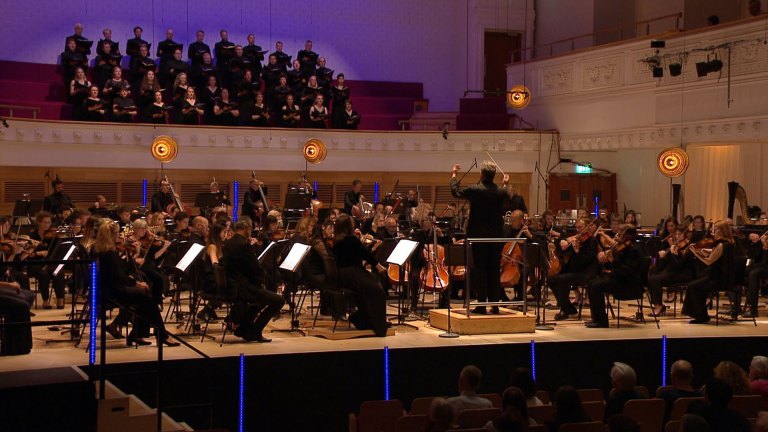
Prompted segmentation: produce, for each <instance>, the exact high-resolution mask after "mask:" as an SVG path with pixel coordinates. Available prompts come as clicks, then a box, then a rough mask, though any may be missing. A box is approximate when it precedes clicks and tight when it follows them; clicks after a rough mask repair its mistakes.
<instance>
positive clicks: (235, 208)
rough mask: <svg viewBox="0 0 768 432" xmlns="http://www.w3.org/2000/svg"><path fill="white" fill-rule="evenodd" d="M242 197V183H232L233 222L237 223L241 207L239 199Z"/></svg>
mask: <svg viewBox="0 0 768 432" xmlns="http://www.w3.org/2000/svg"><path fill="white" fill-rule="evenodd" d="M239 196H240V182H239V181H237V180H235V181H234V182H232V221H233V222H237V213H238V207H240V206H239V205H238V204H239V202H238V201H237V198H238V197H239Z"/></svg>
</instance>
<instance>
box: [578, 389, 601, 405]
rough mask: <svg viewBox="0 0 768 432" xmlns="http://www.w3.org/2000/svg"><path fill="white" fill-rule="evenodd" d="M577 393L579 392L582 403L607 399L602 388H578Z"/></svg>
mask: <svg viewBox="0 0 768 432" xmlns="http://www.w3.org/2000/svg"><path fill="white" fill-rule="evenodd" d="M576 393H578V394H579V399H580V400H581V402H582V403H584V402H594V401H601V402H603V401H605V395H603V391H602V390H600V389H578V390H576Z"/></svg>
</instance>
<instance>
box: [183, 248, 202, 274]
mask: <svg viewBox="0 0 768 432" xmlns="http://www.w3.org/2000/svg"><path fill="white" fill-rule="evenodd" d="M203 249H205V246H203V245H201V244H200V243H192V245H191V246H190V247H189V250H188V251H187V253H186V254H184V257H182V258H181V259H180V260H179V262H178V263H176V268H177V269H179V270H181V271H182V272H183V271H186V270H187V267H189V265H190V264H192V261H194V260H195V258H197V256H198V255H199V254H200V251H202V250H203Z"/></svg>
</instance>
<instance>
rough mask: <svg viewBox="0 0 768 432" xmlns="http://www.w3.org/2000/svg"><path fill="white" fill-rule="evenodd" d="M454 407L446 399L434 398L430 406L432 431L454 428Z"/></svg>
mask: <svg viewBox="0 0 768 432" xmlns="http://www.w3.org/2000/svg"><path fill="white" fill-rule="evenodd" d="M453 417H454V412H453V407H452V406H451V404H450V403H448V401H447V400H446V399H445V398H441V397H438V398H434V399H432V404H430V406H429V423H430V424H431V426H432V429H430V430H441V431H443V430H448V429H451V428H452V427H453Z"/></svg>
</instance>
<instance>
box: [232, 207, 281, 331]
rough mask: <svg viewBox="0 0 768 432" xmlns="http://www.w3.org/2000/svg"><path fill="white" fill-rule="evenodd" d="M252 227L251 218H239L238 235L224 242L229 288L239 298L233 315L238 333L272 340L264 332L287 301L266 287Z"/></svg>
mask: <svg viewBox="0 0 768 432" xmlns="http://www.w3.org/2000/svg"><path fill="white" fill-rule="evenodd" d="M252 229H253V227H252V226H251V224H250V221H249V220H248V219H243V220H239V221H237V222H236V223H235V234H234V235H233V236H232V238H231V239H230V240H229V241H227V242H226V243H225V244H224V247H223V251H222V252H223V257H224V258H223V261H224V269H225V272H226V274H227V288H229V289H230V290H232V291H233V293H236V294H235V295H236V298H237V302H236V305H235V308H234V309H233V314H232V320H233V322H234V324H235V325H236V328H235V329H234V330H235V331H234V333H235V336H238V337H241V338H243V339H245V340H247V341H256V342H262V343H263V342H271V341H272V340H271V339H269V338H267V337H265V336H264V335H263V333H262V332H263V330H264V327H266V326H267V324H268V323H269V320H270V319H271V318H272V317H273V316H275V315H277V314H278V313H279V312H280V309H281V308H282V307H283V305H284V304H285V301H284V300H283V298H282V297H281V296H280V295H278V294H276V293H273V292H270V291H267V290H266V289H264V287H263V280H264V270H263V269H262V268H261V265H260V264H259V261H258V260H257V259H256V256H255V255H254V254H253V253H252V252H251V244H250V241H249V238H250V235H251V230H252Z"/></svg>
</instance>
